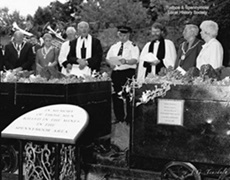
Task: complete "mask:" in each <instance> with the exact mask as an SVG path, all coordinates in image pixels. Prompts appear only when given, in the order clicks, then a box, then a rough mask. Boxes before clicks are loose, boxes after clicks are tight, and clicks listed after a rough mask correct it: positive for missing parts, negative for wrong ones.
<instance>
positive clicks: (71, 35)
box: [58, 27, 76, 75]
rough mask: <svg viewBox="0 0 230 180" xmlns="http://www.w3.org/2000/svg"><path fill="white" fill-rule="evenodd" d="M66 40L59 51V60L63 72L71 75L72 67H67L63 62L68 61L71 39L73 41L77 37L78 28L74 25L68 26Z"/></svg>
mask: <svg viewBox="0 0 230 180" xmlns="http://www.w3.org/2000/svg"><path fill="white" fill-rule="evenodd" d="M66 36H67V38H66V41H65V42H64V43H62V45H61V49H60V53H59V56H58V62H59V65H60V67H61V72H62V73H63V74H65V75H70V72H71V71H70V68H69V69H68V68H67V69H66V68H65V67H64V66H63V64H62V63H63V62H65V61H67V56H68V54H69V50H70V41H73V40H74V39H76V30H75V28H74V27H68V28H67V29H66Z"/></svg>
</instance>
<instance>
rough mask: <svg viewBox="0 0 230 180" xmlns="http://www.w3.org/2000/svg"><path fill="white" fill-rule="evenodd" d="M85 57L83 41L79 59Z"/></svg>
mask: <svg viewBox="0 0 230 180" xmlns="http://www.w3.org/2000/svg"><path fill="white" fill-rule="evenodd" d="M85 57H86V48H85V41H84V40H83V43H82V47H81V58H82V59H85Z"/></svg>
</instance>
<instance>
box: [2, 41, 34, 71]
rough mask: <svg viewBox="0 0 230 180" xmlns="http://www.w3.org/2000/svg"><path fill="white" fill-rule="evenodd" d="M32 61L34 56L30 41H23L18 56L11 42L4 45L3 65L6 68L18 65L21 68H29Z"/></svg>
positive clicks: (13, 67)
mask: <svg viewBox="0 0 230 180" xmlns="http://www.w3.org/2000/svg"><path fill="white" fill-rule="evenodd" d="M34 61H35V56H34V54H33V50H32V45H31V44H30V43H28V42H25V44H24V46H23V48H22V50H21V53H20V56H19V57H18V53H17V50H16V49H15V48H14V45H13V43H12V42H10V43H9V44H7V45H6V46H5V56H4V65H5V68H6V69H7V70H8V69H15V68H18V67H22V69H23V70H31V68H32V65H33V64H34Z"/></svg>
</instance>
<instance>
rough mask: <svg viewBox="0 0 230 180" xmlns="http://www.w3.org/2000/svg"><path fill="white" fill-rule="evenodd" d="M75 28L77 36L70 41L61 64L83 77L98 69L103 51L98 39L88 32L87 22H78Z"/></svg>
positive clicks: (72, 72)
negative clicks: (67, 51)
mask: <svg viewBox="0 0 230 180" xmlns="http://www.w3.org/2000/svg"><path fill="white" fill-rule="evenodd" d="M77 29H78V35H79V36H78V38H76V39H74V40H73V41H71V42H70V50H69V54H68V56H67V61H65V62H63V63H62V65H63V66H64V67H65V68H66V69H67V70H68V71H70V73H71V74H74V75H76V76H78V77H79V76H81V77H84V76H87V75H90V74H91V71H99V70H100V65H101V61H102V54H103V51H102V46H101V42H100V40H99V39H97V38H94V37H92V36H91V35H90V34H89V30H90V29H89V24H88V23H87V22H85V21H82V22H80V23H79V24H78V28H77Z"/></svg>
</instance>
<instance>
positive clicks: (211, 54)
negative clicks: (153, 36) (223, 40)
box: [196, 38, 224, 69]
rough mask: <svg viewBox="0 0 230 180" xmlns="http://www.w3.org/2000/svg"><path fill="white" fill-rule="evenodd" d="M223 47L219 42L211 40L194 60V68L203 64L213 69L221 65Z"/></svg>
mask: <svg viewBox="0 0 230 180" xmlns="http://www.w3.org/2000/svg"><path fill="white" fill-rule="evenodd" d="M223 54H224V52H223V47H222V45H221V44H220V42H219V41H218V40H217V39H215V38H213V39H211V40H210V41H209V42H207V43H205V44H204V45H203V47H202V49H201V51H200V53H199V55H198V57H197V59H196V67H197V68H198V69H200V67H201V66H202V65H204V64H210V65H211V66H212V67H213V68H214V69H216V68H218V67H221V66H222V65H223Z"/></svg>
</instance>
